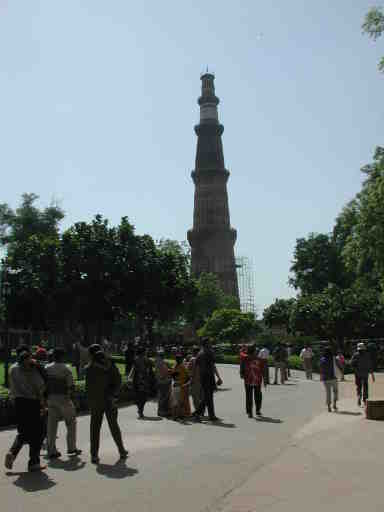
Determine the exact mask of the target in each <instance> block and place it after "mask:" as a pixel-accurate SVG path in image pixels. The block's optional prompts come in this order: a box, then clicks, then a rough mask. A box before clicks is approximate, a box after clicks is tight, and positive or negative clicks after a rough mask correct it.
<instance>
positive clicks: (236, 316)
mask: <svg viewBox="0 0 384 512" xmlns="http://www.w3.org/2000/svg"><path fill="white" fill-rule="evenodd" d="M259 331H260V327H259V325H258V324H257V322H256V320H255V316H254V315H253V314H252V313H242V312H241V311H239V310H238V309H219V310H217V311H215V312H214V313H213V314H212V316H211V317H210V318H209V319H208V320H207V321H206V322H205V324H204V326H203V327H202V328H201V329H199V331H198V335H199V336H204V337H207V338H209V339H211V340H212V341H216V342H221V343H223V342H229V343H232V344H234V343H240V342H244V341H246V340H248V339H249V338H250V337H251V336H253V335H254V334H256V333H257V332H259Z"/></svg>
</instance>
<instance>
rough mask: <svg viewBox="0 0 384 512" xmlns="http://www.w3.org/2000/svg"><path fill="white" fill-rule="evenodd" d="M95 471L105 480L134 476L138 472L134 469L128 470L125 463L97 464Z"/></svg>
mask: <svg viewBox="0 0 384 512" xmlns="http://www.w3.org/2000/svg"><path fill="white" fill-rule="evenodd" d="M96 471H97V472H98V473H99V474H100V475H104V476H106V477H107V478H115V479H117V480H119V479H122V478H128V477H129V476H135V475H136V474H137V473H138V472H139V471H138V470H137V469H135V468H129V467H128V466H127V465H126V464H125V462H121V461H119V462H116V464H98V466H97V467H96Z"/></svg>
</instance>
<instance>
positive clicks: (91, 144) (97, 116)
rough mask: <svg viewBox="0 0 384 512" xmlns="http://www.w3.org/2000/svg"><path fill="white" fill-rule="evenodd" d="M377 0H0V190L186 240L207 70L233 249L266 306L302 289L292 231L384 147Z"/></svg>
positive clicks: (331, 210)
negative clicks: (372, 10)
mask: <svg viewBox="0 0 384 512" xmlns="http://www.w3.org/2000/svg"><path fill="white" fill-rule="evenodd" d="M372 3H374V1H373V0H353V1H352V0H337V1H335V0H322V1H318V0H290V1H289V2H288V1H287V0H274V1H271V0H269V1H267V0H265V1H256V0H249V1H248V0H244V1H240V0H239V1H238V2H235V1H228V2H223V1H218V0H210V1H202V0H194V1H182V0H181V1H180V0H179V1H176V0H174V1H170V0H163V1H156V0H152V1H143V2H130V1H127V0H110V1H108V2H106V1H105V0H103V1H101V0H66V1H65V2H63V1H59V0H45V1H34V0H24V1H21V0H19V1H17V0H13V1H12V0H8V1H7V0H0V98H1V99H0V102H1V110H0V116H1V118H0V119H1V120H0V139H1V150H0V169H1V176H2V178H3V179H2V182H1V194H0V202H8V203H9V204H10V205H11V206H13V207H15V206H16V205H17V203H18V201H19V198H20V195H21V194H22V193H23V192H35V193H36V194H38V195H39V196H40V198H41V205H46V204H48V203H49V202H50V201H51V200H52V199H56V200H59V202H60V203H61V205H62V207H63V208H64V209H65V211H66V219H65V222H64V223H63V228H64V227H67V226H69V225H70V224H72V223H74V222H76V221H80V220H89V219H91V217H92V216H93V215H94V214H96V213H102V214H103V215H104V216H106V217H107V218H109V219H110V220H111V221H112V223H117V222H118V221H119V219H120V217H121V216H123V215H127V216H128V217H129V219H130V221H131V222H132V223H133V224H134V225H135V226H136V229H137V232H138V233H149V234H151V235H152V236H153V237H155V238H160V237H166V238H172V239H176V240H184V239H185V238H186V231H187V229H189V228H190V227H191V225H192V210H193V192H194V189H193V183H192V181H191V178H190V172H191V170H192V168H193V165H194V157H195V148H196V137H195V134H194V131H193V126H194V124H196V123H197V121H198V114H199V110H198V106H197V104H196V100H197V97H198V96H199V93H200V72H201V71H203V70H204V68H205V67H206V66H207V64H208V65H209V67H210V69H212V70H213V71H214V72H215V75H216V93H217V95H218V96H219V97H220V99H221V104H220V111H219V115H220V120H221V121H222V123H223V124H224V126H225V132H224V136H223V142H224V154H225V159H226V166H227V168H228V169H229V170H230V171H231V178H230V180H229V198H230V209H231V223H232V225H233V227H235V228H236V229H237V230H238V242H237V245H236V252H237V254H238V255H244V256H248V257H250V258H252V259H253V262H254V269H255V283H256V304H257V305H258V306H259V308H260V310H261V309H262V308H263V307H264V306H265V305H268V304H269V303H271V302H272V301H273V300H274V299H275V298H276V297H287V296H289V295H292V290H291V289H290V288H289V287H288V285H287V279H288V273H289V267H290V262H291V260H292V255H293V250H294V246H295V240H296V238H297V237H302V236H306V235H307V234H308V233H309V232H311V231H315V232H328V231H330V230H331V229H332V226H333V223H334V220H335V217H336V216H337V214H338V213H339V212H340V210H341V208H342V207H343V205H344V204H345V203H346V202H347V201H348V200H350V199H351V198H352V197H353V196H354V194H355V193H356V192H357V191H358V190H359V188H360V184H361V180H362V176H361V173H360V171H359V169H360V167H361V166H362V165H363V164H365V163H367V162H369V161H370V160H371V157H372V154H373V151H374V148H375V146H376V145H378V144H380V143H382V142H383V141H382V137H381V136H382V133H383V128H384V116H383V108H382V101H381V100H382V90H383V89H382V88H383V79H384V77H381V76H380V74H379V73H378V72H377V68H376V64H377V61H378V59H379V56H380V55H381V53H383V54H384V45H383V44H382V43H381V41H380V40H379V42H378V43H376V44H375V43H373V42H372V41H370V40H369V39H368V38H367V37H364V36H362V34H361V29H360V27H361V23H362V21H363V17H364V14H365V13H366V11H367V10H368V8H369V7H370V6H371V5H372Z"/></svg>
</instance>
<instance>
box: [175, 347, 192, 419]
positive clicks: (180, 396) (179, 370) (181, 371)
mask: <svg viewBox="0 0 384 512" xmlns="http://www.w3.org/2000/svg"><path fill="white" fill-rule="evenodd" d="M175 359H176V366H175V367H174V368H173V370H172V372H171V374H172V379H173V383H172V392H171V402H172V415H173V417H174V418H175V419H176V418H177V417H181V418H184V417H186V416H190V415H191V404H190V402H189V384H190V377H189V373H188V370H187V369H186V367H185V365H184V362H183V356H182V354H176V356H175Z"/></svg>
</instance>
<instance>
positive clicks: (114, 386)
mask: <svg viewBox="0 0 384 512" xmlns="http://www.w3.org/2000/svg"><path fill="white" fill-rule="evenodd" d="M89 354H90V357H91V362H90V363H89V365H88V366H87V367H86V369H85V372H86V373H85V389H86V393H87V397H88V405H89V409H90V411H91V424H90V437H91V460H92V463H93V464H99V462H100V459H99V446H100V430H101V425H102V423H103V416H104V414H105V416H106V417H107V422H108V426H109V430H110V432H111V435H112V437H113V440H114V441H115V444H116V446H117V449H118V450H119V454H120V460H125V459H126V458H127V456H128V452H127V450H126V449H125V447H124V444H123V439H122V436H121V430H120V427H119V424H118V422H117V417H118V409H117V397H118V394H119V392H120V387H121V375H120V372H119V370H118V368H117V367H116V365H115V364H114V363H113V361H112V360H111V359H110V358H109V357H108V356H106V355H105V353H104V352H103V351H102V349H101V347H100V345H98V344H94V345H91V346H90V347H89Z"/></svg>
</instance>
